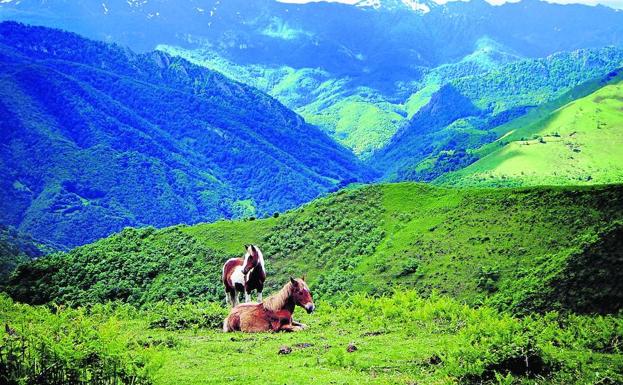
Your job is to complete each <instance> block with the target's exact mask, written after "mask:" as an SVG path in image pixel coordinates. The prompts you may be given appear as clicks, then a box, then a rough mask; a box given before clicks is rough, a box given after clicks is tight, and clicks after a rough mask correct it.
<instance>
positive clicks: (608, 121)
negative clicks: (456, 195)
mask: <svg viewBox="0 0 623 385" xmlns="http://www.w3.org/2000/svg"><path fill="white" fill-rule="evenodd" d="M526 120H527V119H525V120H522V121H521V122H520V123H524V124H516V123H515V124H514V126H515V127H511V130H510V131H508V133H507V134H506V135H504V136H502V137H501V138H500V139H498V141H497V142H496V143H495V147H496V148H495V149H493V150H491V149H492V147H493V146H489V147H488V150H485V153H486V152H489V153H488V154H486V155H485V156H484V157H483V158H482V159H480V160H479V161H477V162H475V163H473V164H472V165H470V166H468V167H466V168H464V169H462V170H460V171H458V172H455V173H451V174H449V175H445V176H442V177H440V178H439V179H438V181H439V182H440V183H444V182H447V183H450V184H457V185H467V186H474V185H478V186H492V185H494V186H520V185H537V184H569V185H571V184H573V185H582V184H604V183H614V182H618V181H620V180H621V179H622V178H623V168H622V166H621V165H623V153H622V152H621V151H620V150H619V149H620V147H621V145H623V82H619V83H615V84H610V85H607V86H605V87H603V88H601V89H599V90H598V91H596V92H594V93H592V94H590V95H588V96H585V97H583V98H580V99H578V100H575V101H573V102H571V103H568V104H566V105H565V106H563V107H561V108H559V109H558V110H556V111H553V112H552V113H550V114H549V115H548V116H546V117H544V118H540V119H537V120H533V121H530V120H527V121H526Z"/></svg>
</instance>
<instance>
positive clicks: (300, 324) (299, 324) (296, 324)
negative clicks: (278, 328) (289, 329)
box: [292, 320, 307, 329]
mask: <svg viewBox="0 0 623 385" xmlns="http://www.w3.org/2000/svg"><path fill="white" fill-rule="evenodd" d="M292 325H294V326H298V327H300V328H301V329H305V328H306V327H307V325H305V324H303V323H300V322H297V321H295V320H292Z"/></svg>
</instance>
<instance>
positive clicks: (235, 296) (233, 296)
mask: <svg viewBox="0 0 623 385" xmlns="http://www.w3.org/2000/svg"><path fill="white" fill-rule="evenodd" d="M232 303H233V304H234V307H236V306H238V290H236V289H234V292H233V293H232Z"/></svg>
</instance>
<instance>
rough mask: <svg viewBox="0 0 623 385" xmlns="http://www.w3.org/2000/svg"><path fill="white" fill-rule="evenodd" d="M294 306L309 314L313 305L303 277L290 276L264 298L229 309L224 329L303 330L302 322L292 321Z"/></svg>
mask: <svg viewBox="0 0 623 385" xmlns="http://www.w3.org/2000/svg"><path fill="white" fill-rule="evenodd" d="M297 305H298V306H300V307H302V308H304V309H305V310H306V311H307V312H308V313H311V312H313V311H314V309H315V308H316V307H315V305H314V300H313V299H312V295H311V292H310V291H309V287H307V284H306V283H305V280H304V279H302V278H297V279H294V278H290V281H289V282H288V283H286V285H285V286H284V287H283V288H282V289H281V290H280V291H279V292H277V293H276V294H274V295H272V296H270V297H269V298H268V299H267V300H266V301H264V302H261V303H244V304H240V305H238V306H235V307H234V308H233V309H231V311H230V312H229V315H228V316H227V318H225V320H224V321H223V331H224V332H233V331H243V332H247V333H257V332H267V331H273V332H278V331H287V332H293V331H298V330H303V329H304V328H305V325H303V324H301V323H298V322H294V321H292V314H293V313H294V307H295V306H297Z"/></svg>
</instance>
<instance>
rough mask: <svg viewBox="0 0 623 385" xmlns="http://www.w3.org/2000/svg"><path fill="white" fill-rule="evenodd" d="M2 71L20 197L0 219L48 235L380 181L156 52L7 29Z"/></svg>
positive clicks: (244, 93) (308, 134) (11, 190)
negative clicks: (349, 182)
mask: <svg viewBox="0 0 623 385" xmlns="http://www.w3.org/2000/svg"><path fill="white" fill-rule="evenodd" d="M0 64H1V65H2V72H3V73H4V74H5V77H4V78H3V79H2V87H1V88H0V90H1V91H2V92H4V93H6V94H11V95H13V97H12V98H10V99H4V101H3V103H2V106H1V108H2V109H3V110H4V112H5V113H6V116H8V117H10V120H5V121H2V124H3V126H4V127H3V129H2V136H3V140H4V142H5V143H7V145H5V146H3V147H2V157H1V159H2V161H3V163H2V167H1V168H0V169H1V171H2V173H3V174H4V175H5V178H3V179H4V180H5V183H4V184H3V186H2V189H3V195H4V196H7V197H11V198H12V200H13V202H19V203H18V204H17V205H11V204H9V203H8V201H7V200H5V201H4V203H3V204H2V205H3V208H2V211H3V213H2V215H3V222H6V223H7V224H12V225H15V226H20V230H22V231H25V232H28V233H31V234H33V235H34V236H36V237H37V238H39V239H44V240H50V241H54V242H56V243H64V242H61V241H60V240H61V239H60V238H62V237H63V236H66V235H68V234H70V232H71V231H73V230H71V229H72V228H75V227H80V226H81V225H80V223H81V221H86V222H87V223H90V225H91V226H92V229H91V230H92V232H93V234H91V235H87V234H85V233H80V232H77V233H76V234H74V235H71V236H72V237H74V238H71V239H72V241H71V242H68V243H65V244H68V245H76V244H80V243H84V242H85V241H88V240H93V239H95V238H97V237H100V236H104V235H106V234H109V233H111V232H113V231H116V230H119V229H120V228H122V227H124V226H128V225H132V224H133V223H134V224H135V225H140V224H152V225H156V226H164V225H166V224H173V223H179V222H186V223H192V222H195V221H198V220H199V218H201V217H203V218H204V219H209V220H215V219H218V218H220V217H231V216H238V217H248V216H255V215H267V214H272V213H273V212H274V211H281V210H284V209H287V208H290V207H293V206H296V205H298V204H300V203H302V202H304V201H307V200H309V199H312V198H313V197H315V196H318V195H319V194H321V193H323V192H326V191H329V190H331V189H333V188H336V186H338V185H339V184H340V183H342V182H344V181H346V180H364V181H365V180H367V179H369V178H372V177H373V175H374V174H373V173H372V172H371V171H369V169H367V168H365V167H364V166H363V165H361V164H360V163H359V162H358V161H357V160H356V158H355V157H354V156H353V155H352V154H350V153H349V152H348V151H347V150H346V149H344V148H342V147H340V146H339V145H337V144H335V143H334V142H333V141H332V140H331V139H330V138H329V137H328V136H326V135H324V134H323V133H322V132H320V131H319V130H318V129H316V128H315V127H312V126H310V125H308V124H306V123H305V122H304V120H303V119H302V118H301V117H300V116H298V115H297V114H295V113H294V112H292V111H290V110H288V109H287V108H285V107H284V106H283V105H281V104H280V103H279V102H278V101H276V100H275V99H273V98H271V97H270V96H268V95H264V94H261V93H260V92H259V91H257V90H255V89H253V88H251V87H248V86H246V85H243V84H240V83H236V82H233V81H231V80H229V79H227V78H225V77H224V76H222V75H220V74H217V73H215V72H211V71H208V70H206V69H204V68H202V67H197V66H194V65H192V64H190V63H188V62H186V61H183V60H182V59H179V58H173V57H170V56H168V55H166V54H164V53H161V52H156V53H150V54H134V53H132V52H131V51H128V50H126V49H124V48H119V47H114V46H110V45H106V44H105V43H98V42H92V41H88V40H85V39H83V38H81V37H79V36H78V35H75V34H69V33H65V32H61V31H56V30H50V29H47V28H40V27H27V26H23V25H20V24H16V23H2V24H0ZM294 133H295V135H293V134H294ZM43 143H45V145H43ZM53 149H55V150H56V151H55V150H53ZM33 153H34V154H37V155H36V157H33V155H32V154H33ZM61 154H62V155H61ZM69 154H71V155H69ZM320 159H322V162H320ZM46 163H47V164H46ZM152 168H153V170H152V171H147V170H150V169H152ZM146 171H147V175H149V176H150V178H151V179H147V180H145V181H142V179H143V178H144V175H145V172H146ZM150 184H151V185H150ZM137 192H140V193H139V195H136V193H137ZM142 194H145V196H141V195H142ZM148 197H151V198H148ZM139 207H140V208H141V210H142V212H137V211H135V210H136V208H139ZM106 213H108V214H106ZM99 217H101V218H100V219H98V218H99ZM61 223H63V224H62V226H60V224H61ZM82 227H84V223H83V224H82ZM59 237H60V238H59ZM82 237H84V238H82Z"/></svg>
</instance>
